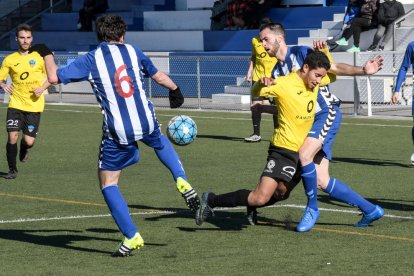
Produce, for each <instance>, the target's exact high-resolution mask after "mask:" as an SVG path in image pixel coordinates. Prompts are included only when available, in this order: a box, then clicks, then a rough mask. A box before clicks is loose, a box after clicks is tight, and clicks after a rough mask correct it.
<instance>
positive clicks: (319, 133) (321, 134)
mask: <svg viewBox="0 0 414 276" xmlns="http://www.w3.org/2000/svg"><path fill="white" fill-rule="evenodd" d="M341 120H342V112H341V110H340V109H339V107H338V106H336V105H333V106H331V108H330V109H327V110H326V112H319V113H318V114H316V115H315V120H314V122H313V125H312V128H311V130H310V131H309V133H308V137H312V138H316V139H322V140H323V142H322V151H323V153H324V157H325V158H326V159H328V160H332V146H333V143H334V141H335V137H336V135H337V134H338V131H339V128H340V126H341Z"/></svg>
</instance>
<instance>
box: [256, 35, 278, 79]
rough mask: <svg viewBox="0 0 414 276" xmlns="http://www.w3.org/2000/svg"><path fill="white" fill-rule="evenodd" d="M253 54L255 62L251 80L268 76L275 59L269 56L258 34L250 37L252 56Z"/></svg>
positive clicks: (270, 73) (270, 74)
mask: <svg viewBox="0 0 414 276" xmlns="http://www.w3.org/2000/svg"><path fill="white" fill-rule="evenodd" d="M253 56H254V58H255V62H254V67H253V77H252V80H253V81H258V80H260V78H263V77H269V78H270V77H271V76H272V71H273V68H274V67H275V65H276V62H277V59H276V58H275V57H271V56H269V54H268V53H267V52H266V50H265V48H264V47H263V44H262V42H261V41H260V38H259V37H258V36H256V37H253V38H252V57H253Z"/></svg>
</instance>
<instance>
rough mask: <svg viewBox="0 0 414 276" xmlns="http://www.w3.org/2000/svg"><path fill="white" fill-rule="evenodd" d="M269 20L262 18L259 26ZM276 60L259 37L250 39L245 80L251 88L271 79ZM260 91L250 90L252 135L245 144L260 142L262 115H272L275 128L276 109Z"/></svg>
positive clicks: (246, 139) (269, 21)
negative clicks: (265, 79)
mask: <svg viewBox="0 0 414 276" xmlns="http://www.w3.org/2000/svg"><path fill="white" fill-rule="evenodd" d="M271 22H272V20H270V18H263V19H262V20H261V22H260V24H261V25H264V24H268V23H271ZM276 62H277V59H276V58H275V57H271V56H269V54H268V53H267V52H266V50H265V48H264V47H263V44H262V42H261V41H260V37H259V36H256V37H253V38H252V55H251V57H250V62H249V69H248V71H247V75H246V80H247V81H248V82H251V84H252V86H253V85H254V84H255V83H256V82H257V81H260V79H261V78H263V77H271V76H272V71H273V68H274V67H275V65H276ZM260 92H261V91H260V90H253V89H251V106H250V110H251V112H252V123H253V134H252V135H250V136H249V137H247V138H245V139H244V141H246V142H260V141H261V140H262V137H261V136H260V122H261V120H262V113H270V114H273V125H274V128H276V127H277V108H276V107H275V106H274V105H271V103H270V101H269V98H268V96H267V95H265V94H262V93H260Z"/></svg>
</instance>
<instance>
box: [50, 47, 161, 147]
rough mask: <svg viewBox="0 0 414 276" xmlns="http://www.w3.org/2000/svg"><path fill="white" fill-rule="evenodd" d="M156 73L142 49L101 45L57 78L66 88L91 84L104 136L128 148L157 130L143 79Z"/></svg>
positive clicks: (59, 73)
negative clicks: (100, 113) (72, 85)
mask: <svg viewBox="0 0 414 276" xmlns="http://www.w3.org/2000/svg"><path fill="white" fill-rule="evenodd" d="M157 71H158V70H157V68H155V66H154V65H153V63H152V62H151V60H150V59H149V58H148V57H147V56H145V55H144V53H143V52H142V51H141V50H140V49H139V48H136V47H133V46H131V45H129V44H117V43H115V44H110V43H107V42H102V43H100V44H99V46H98V48H97V49H96V50H93V51H91V52H89V53H87V54H85V55H83V56H81V57H79V58H77V59H76V60H75V61H74V62H72V63H70V64H69V65H67V66H65V67H62V68H59V69H58V70H57V75H58V77H59V80H60V81H61V82H62V83H63V84H66V83H69V82H77V81H83V80H87V81H89V82H90V83H91V85H92V88H93V91H94V93H95V96H96V99H97V100H98V102H99V105H100V106H101V109H102V113H103V131H104V135H106V136H107V137H108V138H109V139H113V140H114V141H116V142H117V143H119V144H124V145H127V144H130V143H132V142H134V141H138V140H140V139H142V138H143V137H144V136H145V135H148V134H151V133H152V132H153V131H154V129H156V128H157V127H158V123H157V120H156V117H155V113H154V108H153V105H152V103H151V101H149V100H148V99H147V97H146V95H145V91H144V89H143V77H144V76H149V77H152V76H153V75H154V74H155V73H157Z"/></svg>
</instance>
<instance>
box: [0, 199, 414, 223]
mask: <svg viewBox="0 0 414 276" xmlns="http://www.w3.org/2000/svg"><path fill="white" fill-rule="evenodd" d="M265 208H298V209H305V206H304V205H296V204H283V205H273V206H268V207H265ZM245 209H246V207H236V208H216V210H245ZM319 210H320V211H326V212H337V213H344V214H345V213H348V214H359V213H360V212H358V211H353V210H343V209H330V208H319ZM189 212H190V211H189V210H173V209H172V210H156V209H154V210H149V211H143V212H134V213H131V215H132V216H146V215H167V214H177V213H189ZM110 216H111V215H110V214H100V215H73V216H64V217H43V218H18V219H12V220H0V224H12V223H25V222H39V221H53V220H56V221H60V220H76V219H89V218H103V217H110ZM384 217H387V218H395V219H403V220H414V217H410V216H396V215H390V214H385V215H384Z"/></svg>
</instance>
